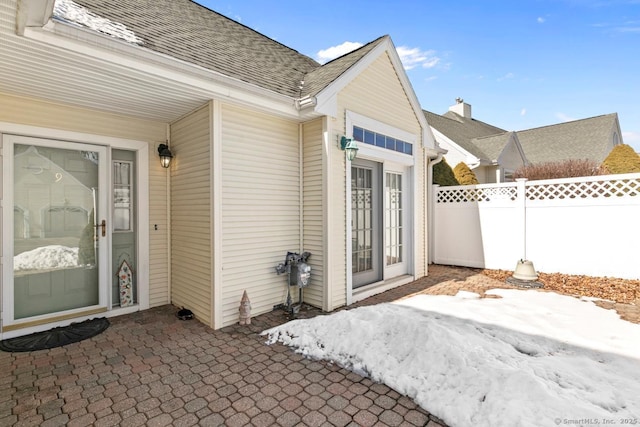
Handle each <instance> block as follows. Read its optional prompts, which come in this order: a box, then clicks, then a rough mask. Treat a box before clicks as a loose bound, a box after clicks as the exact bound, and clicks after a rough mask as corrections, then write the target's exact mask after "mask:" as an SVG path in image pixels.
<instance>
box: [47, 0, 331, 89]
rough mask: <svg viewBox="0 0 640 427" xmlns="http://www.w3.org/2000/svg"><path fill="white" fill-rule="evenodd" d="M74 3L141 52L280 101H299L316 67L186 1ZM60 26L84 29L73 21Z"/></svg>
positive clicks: (81, 0) (78, 0)
mask: <svg viewBox="0 0 640 427" xmlns="http://www.w3.org/2000/svg"><path fill="white" fill-rule="evenodd" d="M58 1H60V0H58ZM65 1H68V0H65ZM75 3H76V4H78V5H80V6H83V7H84V8H86V9H87V10H88V12H89V13H93V14H95V15H98V16H99V17H102V18H106V19H108V20H110V21H113V22H116V23H120V24H122V25H124V26H125V27H126V28H127V29H128V30H129V31H130V32H132V33H133V34H135V36H136V38H137V39H138V40H139V43H136V44H138V45H140V46H141V47H143V48H147V49H150V50H152V51H155V52H158V53H162V54H165V55H168V56H171V57H173V58H177V59H180V60H183V61H185V62H188V63H191V64H195V65H198V66H201V67H203V68H206V69H209V70H212V71H216V72H219V73H221V74H224V75H226V76H230V77H234V78H237V79H239V80H241V81H244V82H247V83H251V84H254V85H256V86H259V87H262V88H265V89H268V90H271V91H274V92H277V93H280V94H282V95H287V96H290V97H294V98H296V97H299V96H300V85H301V82H302V81H303V80H304V76H305V74H307V73H308V72H310V71H312V70H315V69H316V68H318V67H320V64H319V63H318V62H316V61H314V60H313V59H312V58H310V57H308V56H306V55H303V54H301V53H299V52H297V51H296V50H294V49H291V48H289V47H287V46H285V45H283V44H281V43H278V42H277V41H275V40H273V39H270V38H269V37H267V36H265V35H263V34H260V33H258V32H257V31H255V30H252V29H251V28H249V27H247V26H244V25H242V24H240V23H238V22H236V21H233V20H231V19H229V18H227V17H225V16H224V15H221V14H219V13H217V12H214V11H212V10H210V9H207V8H206V7H204V6H201V5H199V4H197V3H195V2H193V1H190V0H172V1H162V2H160V1H156V0H75ZM64 20H65V21H67V22H69V21H71V22H75V23H76V24H79V25H84V24H83V21H82V20H81V19H80V18H79V17H76V18H74V16H73V15H71V16H65V17H64Z"/></svg>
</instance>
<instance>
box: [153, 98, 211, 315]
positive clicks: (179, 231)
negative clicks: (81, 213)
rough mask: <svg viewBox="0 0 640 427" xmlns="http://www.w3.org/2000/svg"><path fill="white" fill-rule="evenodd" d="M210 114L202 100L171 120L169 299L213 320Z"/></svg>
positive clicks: (208, 108) (207, 106)
mask: <svg viewBox="0 0 640 427" xmlns="http://www.w3.org/2000/svg"><path fill="white" fill-rule="evenodd" d="M210 117H211V115H210V105H209V104H207V105H206V106H204V107H202V108H200V109H199V110H197V111H195V112H193V113H191V114H189V115H187V116H186V117H183V118H182V119H180V120H178V121H176V122H174V123H172V124H171V151H172V152H173V153H174V156H175V158H174V159H173V162H172V163H171V301H172V302H173V304H174V305H176V306H178V307H185V308H188V309H190V310H191V311H193V313H194V314H195V316H196V317H197V318H198V319H199V320H200V321H201V322H203V323H205V324H207V325H210V326H212V324H213V321H212V312H213V307H212V292H213V281H212V272H213V269H212V264H213V256H212V255H213V253H212V242H211V227H212V221H213V219H212V213H211V132H212V124H211V119H210ZM156 158H157V156H156Z"/></svg>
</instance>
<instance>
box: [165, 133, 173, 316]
mask: <svg viewBox="0 0 640 427" xmlns="http://www.w3.org/2000/svg"><path fill="white" fill-rule="evenodd" d="M165 137H166V141H167V142H166V144H167V145H168V146H169V147H171V125H170V124H167V126H166V135H165ZM165 172H166V178H165V179H166V181H165V182H166V188H167V299H168V300H169V301H168V302H169V304H171V301H172V299H171V166H169V168H168V169H167V170H166V171H165Z"/></svg>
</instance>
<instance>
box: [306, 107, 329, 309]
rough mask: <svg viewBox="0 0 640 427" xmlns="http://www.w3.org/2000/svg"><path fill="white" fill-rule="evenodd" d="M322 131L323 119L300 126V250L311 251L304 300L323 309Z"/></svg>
mask: <svg viewBox="0 0 640 427" xmlns="http://www.w3.org/2000/svg"><path fill="white" fill-rule="evenodd" d="M322 130H323V120H322V119H317V120H314V121H312V122H308V123H305V124H304V125H303V140H304V144H303V147H302V153H303V183H304V190H303V200H302V207H303V236H304V237H303V245H302V246H303V249H304V250H305V251H309V252H311V257H310V258H309V264H310V265H311V284H310V285H309V287H308V288H307V289H305V291H304V301H305V302H306V303H308V304H311V305H313V306H316V307H322V306H323V298H324V271H323V268H324V250H325V247H324V232H325V230H324V220H323V218H324V206H323V203H322V151H323V150H322V148H323V143H322Z"/></svg>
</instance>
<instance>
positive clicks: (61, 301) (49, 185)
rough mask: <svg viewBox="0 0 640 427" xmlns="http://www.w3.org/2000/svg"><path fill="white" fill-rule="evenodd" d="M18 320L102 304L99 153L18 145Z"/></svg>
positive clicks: (15, 196) (15, 272) (15, 208)
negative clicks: (95, 217) (96, 216)
mask: <svg viewBox="0 0 640 427" xmlns="http://www.w3.org/2000/svg"><path fill="white" fill-rule="evenodd" d="M13 162H14V177H13V178H14V181H13V182H14V184H13V200H14V206H13V212H14V227H13V229H14V242H13V255H14V260H13V266H14V267H13V276H14V282H13V286H14V319H24V318H27V317H32V316H38V315H46V314H51V313H56V312H60V311H65V310H71V309H75V308H81V307H86V306H92V305H97V304H99V280H98V278H99V274H98V262H97V260H98V259H99V256H98V245H97V235H96V232H97V231H98V229H97V228H96V227H95V226H94V224H95V219H94V216H95V212H96V211H98V212H99V210H98V208H99V207H98V205H97V204H98V200H99V199H98V180H99V167H98V166H99V165H98V162H99V153H98V152H93V151H80V150H70V149H61V148H53V147H40V146H34V145H23V144H15V145H14V159H13Z"/></svg>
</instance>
